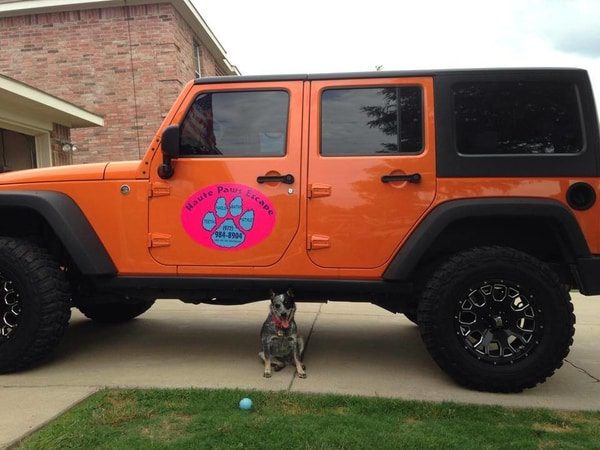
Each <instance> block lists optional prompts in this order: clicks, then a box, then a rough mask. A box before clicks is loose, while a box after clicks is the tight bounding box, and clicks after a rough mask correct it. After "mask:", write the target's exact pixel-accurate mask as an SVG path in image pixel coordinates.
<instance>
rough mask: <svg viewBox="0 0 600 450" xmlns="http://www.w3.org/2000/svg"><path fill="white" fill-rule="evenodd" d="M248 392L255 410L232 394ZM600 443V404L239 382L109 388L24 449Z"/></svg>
mask: <svg viewBox="0 0 600 450" xmlns="http://www.w3.org/2000/svg"><path fill="white" fill-rule="evenodd" d="M245 396H249V397H251V398H252V400H253V401H254V408H253V409H252V410H251V411H242V410H240V409H239V408H238V402H239V400H240V399H241V398H242V397H245ZM508 447H515V448H519V449H525V448H546V447H557V448H600V412H566V411H550V410H541V409H507V408H501V407H489V406H472V405H459V404H454V403H441V404H436V403H424V402H412V401H411V402H409V401H401V400H390V399H380V398H360V397H345V396H338V395H302V394H291V393H287V392H285V393H282V392H273V393H270V392H243V391H235V390H105V391H101V392H99V393H97V394H95V395H93V396H92V397H90V398H89V399H88V400H86V401H84V402H83V403H81V404H80V405H78V406H76V407H75V408H73V409H72V410H70V411H69V412H67V413H66V414H64V415H63V416H61V417H60V418H58V419H57V420H55V421H54V422H52V423H51V424H49V425H48V426H46V427H45V428H43V429H42V430H40V431H38V432H37V433H35V434H33V435H32V436H31V437H29V438H28V439H27V440H25V442H24V443H23V445H22V447H21V448H26V449H59V448H60V449H63V448H84V449H85V448H90V449H92V448H107V449H108V448H110V449H114V448H117V449H142V448H143V449H153V448H156V449H159V448H178V449H181V448H253V449H254V448H265V449H267V448H268V449H278V448H286V449H287V448H289V449H293V448H306V449H309V448H310V449H313V448H317V449H319V448H323V449H325V448H365V449H366V448H374V449H382V448H419V449H420V448H461V449H465V448H494V449H495V448H508Z"/></svg>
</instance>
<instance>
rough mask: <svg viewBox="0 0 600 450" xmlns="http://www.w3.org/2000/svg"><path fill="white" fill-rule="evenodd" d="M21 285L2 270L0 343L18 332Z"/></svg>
mask: <svg viewBox="0 0 600 450" xmlns="http://www.w3.org/2000/svg"><path fill="white" fill-rule="evenodd" d="M22 307H23V305H22V303H21V294H20V293H19V287H18V286H17V284H16V283H15V281H14V280H13V279H12V277H10V276H9V275H8V274H6V273H3V272H0V345H2V344H3V343H4V342H6V341H8V340H9V339H10V338H11V337H13V336H14V334H15V333H16V331H17V329H18V327H19V324H20V323H21V313H22V312H23V311H22Z"/></svg>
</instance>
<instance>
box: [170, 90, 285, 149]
mask: <svg viewBox="0 0 600 450" xmlns="http://www.w3.org/2000/svg"><path fill="white" fill-rule="evenodd" d="M288 103H289V94H288V93H287V92H285V91H245V92H216V93H207V94H202V95H199V96H198V97H197V98H196V100H195V101H194V103H193V105H192V107H191V108H190V110H189V111H188V113H187V116H186V118H185V120H184V121H183V123H182V124H181V155H183V156H282V155H284V154H285V142H286V130H287V116H288Z"/></svg>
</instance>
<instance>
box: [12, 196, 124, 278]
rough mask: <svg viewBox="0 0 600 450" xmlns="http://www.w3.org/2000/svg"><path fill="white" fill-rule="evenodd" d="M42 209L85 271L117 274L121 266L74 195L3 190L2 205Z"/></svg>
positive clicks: (74, 259) (72, 256)
mask: <svg viewBox="0 0 600 450" xmlns="http://www.w3.org/2000/svg"><path fill="white" fill-rule="evenodd" d="M2 207H13V208H21V209H27V210H31V211H34V212H36V213H38V214H39V215H40V216H41V217H43V218H44V220H45V221H46V222H47V223H48V225H49V226H50V227H51V228H52V230H53V231H54V233H55V234H56V236H58V239H60V241H61V243H62V245H63V246H64V247H65V249H66V250H67V252H68V253H69V255H70V256H71V258H72V259H73V261H74V262H75V264H76V266H77V268H78V269H79V270H80V271H81V273H83V274H84V275H115V274H116V273H117V269H116V267H115V265H114V263H113V261H112V259H111V258H110V256H109V254H108V252H107V251H106V248H104V245H103V244H102V242H101V241H100V239H99V238H98V235H97V234H96V232H95V231H94V229H93V228H92V226H91V225H90V223H89V222H88V220H87V218H86V217H85V214H84V213H83V212H82V211H81V209H80V208H79V206H77V204H76V203H75V201H73V199H72V198H71V197H69V196H68V195H66V194H64V193H62V192H54V191H0V208H2Z"/></svg>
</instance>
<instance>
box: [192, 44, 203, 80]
mask: <svg viewBox="0 0 600 450" xmlns="http://www.w3.org/2000/svg"><path fill="white" fill-rule="evenodd" d="M194 75H195V77H196V78H200V77H201V76H202V47H200V44H199V43H198V42H196V41H194Z"/></svg>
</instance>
